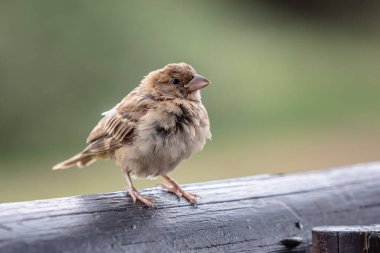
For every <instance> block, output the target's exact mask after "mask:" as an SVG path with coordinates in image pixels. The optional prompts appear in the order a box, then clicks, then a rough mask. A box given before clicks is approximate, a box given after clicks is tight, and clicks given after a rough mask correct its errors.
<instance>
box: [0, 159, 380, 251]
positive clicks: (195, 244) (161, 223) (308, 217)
mask: <svg viewBox="0 0 380 253" xmlns="http://www.w3.org/2000/svg"><path fill="white" fill-rule="evenodd" d="M184 188H185V189H186V190H188V191H190V192H194V193H197V194H199V195H201V196H202V200H201V201H200V203H199V205H198V206H197V207H194V206H191V205H190V204H189V203H188V202H186V201H185V200H182V199H181V200H180V201H178V199H177V198H176V197H175V196H174V195H172V194H170V193H167V192H164V191H162V190H160V189H157V188H153V189H146V190H143V191H142V193H143V194H146V195H149V196H152V197H154V198H155V199H156V203H157V208H156V209H151V208H146V207H143V206H141V205H140V204H133V203H132V201H131V199H130V198H128V197H125V195H124V193H123V192H114V193H104V194H96V195H87V196H76V197H68V198H57V199H48V200H37V201H28V202H19V203H7V204H1V205H0V252H2V253H8V252H25V253H28V252H30V253H34V252H35V253H40V252H53V253H54V252H91V253H94V252H117V253H118V252H120V253H121V252H194V251H197V252H305V251H306V252H308V251H309V250H310V249H311V247H310V246H311V230H312V228H313V227H315V226H322V225H370V224H374V223H379V219H380V215H379V214H380V163H371V164H360V165H354V166H349V167H345V168H340V169H329V170H323V171H315V172H308V173H297V174H289V175H260V176H253V177H244V178H236V179H229V180H222V181H213V182H205V183H197V184H191V185H186V186H184ZM292 240H293V243H292ZM294 240H296V241H297V242H294Z"/></svg>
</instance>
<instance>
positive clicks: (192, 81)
mask: <svg viewBox="0 0 380 253" xmlns="http://www.w3.org/2000/svg"><path fill="white" fill-rule="evenodd" d="M208 84H209V81H208V80H207V79H206V78H205V77H203V76H201V75H198V74H197V73H196V72H195V70H194V68H193V67H192V66H190V65H189V64H186V63H173V64H168V65H166V66H165V67H164V68H162V69H158V70H155V71H152V72H150V73H149V74H148V75H147V76H146V77H145V78H144V79H143V80H142V81H141V83H140V85H139V86H138V87H136V88H135V89H134V90H133V91H132V92H131V93H129V94H128V95H127V96H126V97H125V98H123V100H121V102H120V103H118V104H117V105H116V106H115V107H114V108H112V109H111V110H110V111H107V112H105V113H103V114H102V116H103V118H102V119H101V120H100V121H99V123H98V124H97V126H96V127H95V128H94V129H93V130H92V132H91V133H90V135H89V136H88V138H87V143H88V146H87V147H86V148H85V149H84V150H83V151H82V152H81V153H79V154H77V155H75V156H74V157H72V158H70V159H68V160H66V161H64V162H62V163H59V164H57V165H55V166H54V167H53V169H54V170H56V169H65V168H69V167H72V166H74V165H77V166H78V167H83V166H86V165H89V164H91V163H92V162H94V161H95V160H97V159H102V158H103V159H115V160H116V163H117V164H118V165H119V166H121V168H122V170H123V174H124V177H125V179H126V181H127V190H128V192H129V194H130V195H131V197H132V199H133V201H134V202H136V200H139V201H141V202H143V203H144V204H146V205H148V206H153V205H154V204H153V199H151V198H149V197H146V196H143V195H141V194H140V193H139V192H138V191H137V190H136V189H135V188H134V186H133V184H132V180H131V176H134V177H143V178H154V177H158V176H161V177H163V178H164V179H165V180H166V181H167V182H168V185H167V184H160V186H161V187H162V188H163V189H165V190H167V191H169V192H172V193H174V194H176V195H177V196H178V197H184V198H186V199H187V200H189V201H190V202H191V203H194V204H196V203H197V199H198V197H199V196H198V195H196V194H192V193H189V192H186V191H185V190H183V189H182V188H181V187H180V186H179V185H178V184H177V183H176V182H175V181H174V180H173V179H172V178H170V177H169V176H168V173H169V172H171V171H172V170H174V169H175V167H176V166H177V165H178V164H179V163H180V162H181V161H182V160H184V159H187V158H189V157H190V155H191V154H192V153H193V152H196V151H199V150H201V149H202V148H203V146H204V144H205V142H206V140H207V139H211V132H210V123H209V119H208V114H207V111H206V109H205V107H204V106H203V104H202V101H201V95H200V89H202V88H204V87H206V86H207V85H208Z"/></svg>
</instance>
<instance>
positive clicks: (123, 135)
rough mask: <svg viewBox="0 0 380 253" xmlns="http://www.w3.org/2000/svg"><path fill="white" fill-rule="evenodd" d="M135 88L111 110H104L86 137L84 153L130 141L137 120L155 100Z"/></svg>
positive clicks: (91, 152)
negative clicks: (86, 144) (101, 116)
mask: <svg viewBox="0 0 380 253" xmlns="http://www.w3.org/2000/svg"><path fill="white" fill-rule="evenodd" d="M138 89H139V87H138V88H136V89H135V90H134V91H132V92H131V93H130V94H129V95H128V96H126V97H125V98H124V99H123V100H122V101H121V102H120V103H119V104H118V105H116V106H115V107H114V108H113V109H112V110H111V111H109V112H106V113H105V114H104V117H103V118H102V119H101V120H100V121H99V123H98V124H97V125H96V127H95V128H94V129H93V130H92V131H91V133H90V135H89V136H88V138H87V143H89V145H88V146H87V148H86V149H85V150H84V151H83V153H84V154H92V155H96V154H101V153H104V152H109V151H113V150H115V149H117V148H120V147H121V146H123V145H125V144H126V143H130V142H132V139H133V133H134V129H135V127H136V126H137V124H138V122H139V120H140V119H141V118H142V117H143V116H144V115H145V114H146V112H147V111H148V109H149V108H150V107H152V105H153V104H154V103H155V100H154V99H153V97H152V96H150V95H149V94H145V93H144V92H140V93H139V92H137V91H138Z"/></svg>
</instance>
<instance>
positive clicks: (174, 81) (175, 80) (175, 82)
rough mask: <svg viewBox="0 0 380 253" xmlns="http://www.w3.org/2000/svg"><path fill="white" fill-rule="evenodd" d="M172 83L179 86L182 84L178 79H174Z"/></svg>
mask: <svg viewBox="0 0 380 253" xmlns="http://www.w3.org/2000/svg"><path fill="white" fill-rule="evenodd" d="M170 82H171V83H172V84H179V83H180V82H181V80H179V79H178V78H173V79H172V80H171V81H170Z"/></svg>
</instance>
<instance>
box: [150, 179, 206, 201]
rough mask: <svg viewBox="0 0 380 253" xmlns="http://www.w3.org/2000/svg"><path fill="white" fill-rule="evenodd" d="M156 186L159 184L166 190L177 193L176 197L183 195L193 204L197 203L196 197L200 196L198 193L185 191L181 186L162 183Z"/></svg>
mask: <svg viewBox="0 0 380 253" xmlns="http://www.w3.org/2000/svg"><path fill="white" fill-rule="evenodd" d="M158 186H160V187H161V188H163V189H164V190H166V191H168V192H171V193H174V194H175V195H177V197H178V198H180V197H184V198H185V199H187V200H188V201H190V202H191V203H193V204H195V205H196V204H197V203H198V199H200V198H201V197H200V196H199V195H198V194H195V193H190V192H187V191H185V190H184V189H182V188H181V187H175V186H170V185H167V184H163V183H160V184H158Z"/></svg>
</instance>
